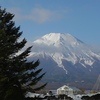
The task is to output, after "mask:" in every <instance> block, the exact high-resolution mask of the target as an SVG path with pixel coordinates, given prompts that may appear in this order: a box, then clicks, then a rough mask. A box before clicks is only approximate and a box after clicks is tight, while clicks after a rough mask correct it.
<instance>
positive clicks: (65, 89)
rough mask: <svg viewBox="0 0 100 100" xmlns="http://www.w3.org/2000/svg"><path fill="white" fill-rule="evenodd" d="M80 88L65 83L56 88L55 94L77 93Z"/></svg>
mask: <svg viewBox="0 0 100 100" xmlns="http://www.w3.org/2000/svg"><path fill="white" fill-rule="evenodd" d="M79 92H80V90H79V89H78V88H76V87H69V86H67V85H64V86H62V87H60V88H58V89H57V94H58V95H59V94H66V95H69V94H77V93H79Z"/></svg>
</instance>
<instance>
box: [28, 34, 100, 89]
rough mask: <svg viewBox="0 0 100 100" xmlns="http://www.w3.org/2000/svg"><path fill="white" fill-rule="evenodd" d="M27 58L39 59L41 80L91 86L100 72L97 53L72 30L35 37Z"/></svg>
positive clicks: (99, 55) (99, 57)
mask: <svg viewBox="0 0 100 100" xmlns="http://www.w3.org/2000/svg"><path fill="white" fill-rule="evenodd" d="M32 45H33V48H32V52H31V53H30V56H29V57H28V59H29V60H33V59H34V60H36V59H39V60H40V67H42V68H43V71H44V72H46V75H45V77H44V78H43V80H42V81H43V82H44V81H46V82H49V83H55V84H57V83H63V84H70V85H74V86H78V87H82V86H83V87H86V88H92V87H93V85H94V84H95V81H96V79H97V78H98V76H99V74H100V54H98V53H96V52H95V51H94V50H93V49H91V47H90V46H89V45H87V44H85V43H84V42H82V41H81V40H79V39H77V38H76V37H74V36H72V35H71V34H68V33H67V34H63V33H50V34H46V35H44V36H43V37H41V38H39V39H37V40H35V41H34V42H33V43H32Z"/></svg>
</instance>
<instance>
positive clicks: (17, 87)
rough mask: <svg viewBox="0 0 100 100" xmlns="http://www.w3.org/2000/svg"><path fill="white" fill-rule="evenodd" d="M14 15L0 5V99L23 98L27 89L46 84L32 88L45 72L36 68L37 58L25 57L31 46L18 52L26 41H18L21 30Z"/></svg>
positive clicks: (17, 99)
mask: <svg viewBox="0 0 100 100" xmlns="http://www.w3.org/2000/svg"><path fill="white" fill-rule="evenodd" d="M13 17H14V15H13V14H11V13H9V12H6V10H5V9H3V10H2V9H1V7H0V99H1V100H23V98H24V96H25V93H26V92H27V91H34V92H35V91H36V90H39V89H41V88H43V87H44V86H45V85H46V84H44V85H42V86H39V87H37V88H33V87H34V85H36V84H37V83H38V81H40V80H41V78H42V77H43V76H44V75H45V73H43V74H40V72H41V71H42V69H36V68H37V66H38V65H39V60H37V61H36V62H28V61H27V57H28V55H29V53H30V52H31V48H32V47H31V46H30V47H28V48H27V49H26V50H24V51H23V52H22V53H20V54H19V51H20V50H22V49H23V47H24V46H25V44H26V43H27V41H26V39H22V40H21V41H19V38H20V36H21V35H22V32H19V30H20V27H15V23H14V21H12V19H13Z"/></svg>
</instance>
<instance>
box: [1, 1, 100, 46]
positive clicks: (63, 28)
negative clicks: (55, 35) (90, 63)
mask: <svg viewBox="0 0 100 100" xmlns="http://www.w3.org/2000/svg"><path fill="white" fill-rule="evenodd" d="M0 6H1V7H2V8H6V9H7V11H10V12H11V13H13V14H15V17H14V21H15V23H16V24H15V25H16V26H21V29H20V31H23V37H25V38H26V39H27V40H28V41H33V40H34V39H36V38H38V37H41V36H43V35H45V34H48V33H51V32H59V33H70V34H72V35H73V36H75V37H77V38H78V39H80V40H82V41H83V42H85V43H87V44H93V45H100V0H0Z"/></svg>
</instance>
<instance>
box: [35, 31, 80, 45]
mask: <svg viewBox="0 0 100 100" xmlns="http://www.w3.org/2000/svg"><path fill="white" fill-rule="evenodd" d="M34 43H39V44H41V43H44V44H45V45H55V46H59V45H60V44H63V45H64V44H66V43H67V45H72V46H74V45H79V44H80V41H79V40H78V39H76V38H75V37H73V36H72V35H71V34H69V33H67V34H63V33H50V34H46V35H44V36H43V37H41V38H40V39H38V40H36V41H34Z"/></svg>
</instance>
